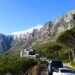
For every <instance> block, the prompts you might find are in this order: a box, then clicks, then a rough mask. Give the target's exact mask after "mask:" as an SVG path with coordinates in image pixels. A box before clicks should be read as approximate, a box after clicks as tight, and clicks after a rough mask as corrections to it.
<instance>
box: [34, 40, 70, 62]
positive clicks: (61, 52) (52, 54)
mask: <svg viewBox="0 0 75 75" xmlns="http://www.w3.org/2000/svg"><path fill="white" fill-rule="evenodd" d="M35 49H36V50H37V51H38V52H39V53H40V54H41V55H42V56H44V57H47V58H48V59H59V60H63V61H69V58H68V47H66V46H65V45H63V44H61V43H58V42H56V41H53V42H48V43H45V44H42V45H40V46H37V47H35Z"/></svg>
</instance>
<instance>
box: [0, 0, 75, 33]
mask: <svg viewBox="0 0 75 75" xmlns="http://www.w3.org/2000/svg"><path fill="white" fill-rule="evenodd" d="M73 9H75V0H0V33H3V34H10V33H12V32H16V31H22V30H27V29H28V28H32V27H35V26H37V25H39V24H44V23H46V22H48V21H50V20H53V19H55V18H57V17H59V16H61V15H63V14H65V13H66V12H68V11H70V10H73Z"/></svg>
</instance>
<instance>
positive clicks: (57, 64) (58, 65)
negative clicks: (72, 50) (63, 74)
mask: <svg viewBox="0 0 75 75" xmlns="http://www.w3.org/2000/svg"><path fill="white" fill-rule="evenodd" d="M52 66H53V67H55V68H62V67H63V65H62V62H61V61H53V62H52Z"/></svg>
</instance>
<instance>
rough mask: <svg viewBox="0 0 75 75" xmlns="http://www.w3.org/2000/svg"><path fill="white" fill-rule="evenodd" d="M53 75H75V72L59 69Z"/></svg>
mask: <svg viewBox="0 0 75 75" xmlns="http://www.w3.org/2000/svg"><path fill="white" fill-rule="evenodd" d="M53 75H75V71H74V70H72V69H69V68H59V69H58V70H56V71H55V72H53Z"/></svg>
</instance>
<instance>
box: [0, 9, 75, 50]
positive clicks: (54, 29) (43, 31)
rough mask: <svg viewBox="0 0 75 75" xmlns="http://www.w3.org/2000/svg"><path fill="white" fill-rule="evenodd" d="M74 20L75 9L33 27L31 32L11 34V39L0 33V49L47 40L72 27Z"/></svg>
mask: <svg viewBox="0 0 75 75" xmlns="http://www.w3.org/2000/svg"><path fill="white" fill-rule="evenodd" d="M74 22H75V10H73V11H71V12H68V13H67V14H64V15H63V16H61V17H59V18H58V19H55V20H53V21H50V22H48V23H46V24H45V25H44V26H42V27H40V28H35V29H33V30H32V31H31V32H25V33H20V34H19V33H18V34H11V35H10V37H11V38H12V39H11V38H9V37H8V36H4V35H2V36H1V35H0V51H5V50H8V49H11V50H12V49H14V50H15V49H17V50H18V49H21V48H28V47H30V46H32V45H33V44H36V43H37V42H44V41H48V40H50V39H51V38H54V37H56V36H59V35H60V34H61V33H62V32H64V31H66V30H68V29H71V28H72V27H74Z"/></svg>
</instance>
